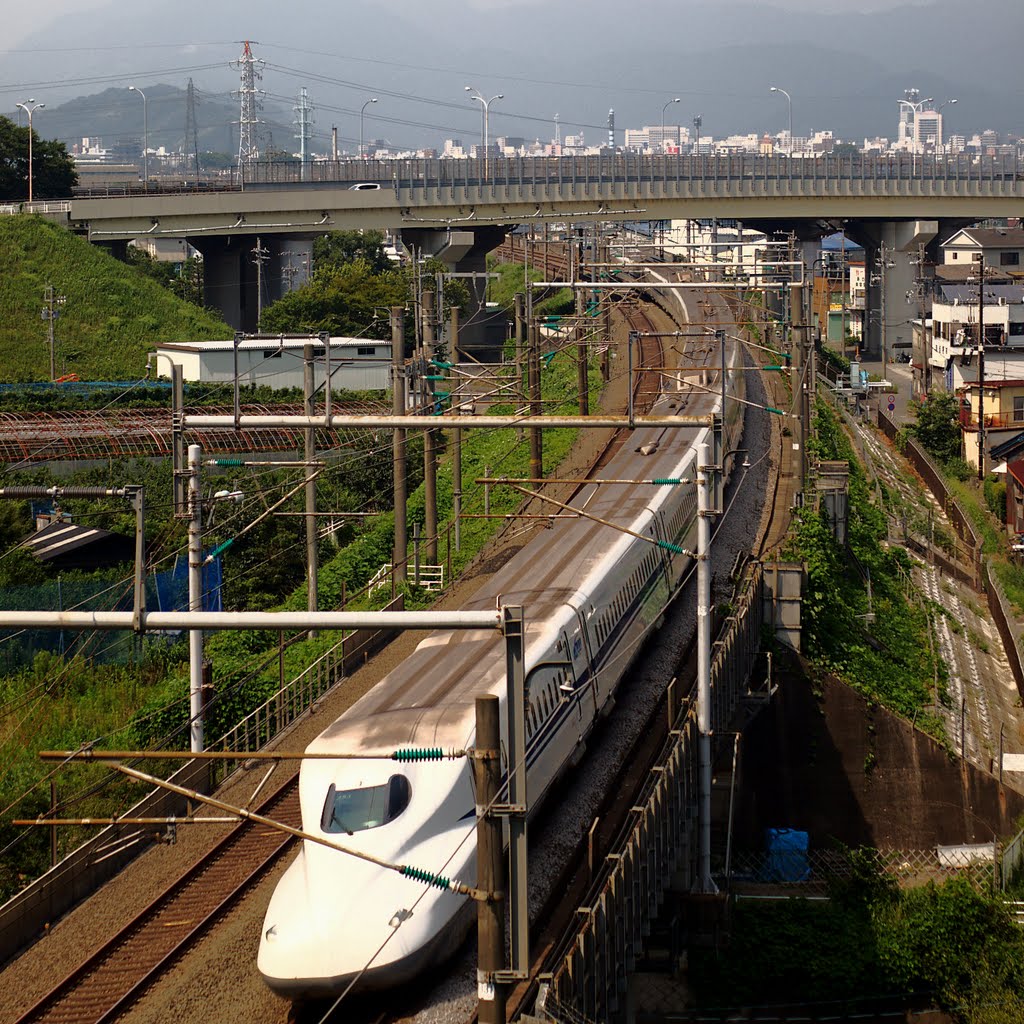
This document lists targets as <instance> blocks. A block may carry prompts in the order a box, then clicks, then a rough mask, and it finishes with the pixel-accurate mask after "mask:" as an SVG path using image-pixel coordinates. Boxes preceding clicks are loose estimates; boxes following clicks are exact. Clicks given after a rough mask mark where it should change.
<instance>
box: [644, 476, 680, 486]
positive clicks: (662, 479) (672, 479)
mask: <svg viewBox="0 0 1024 1024" xmlns="http://www.w3.org/2000/svg"><path fill="white" fill-rule="evenodd" d="M682 482H683V481H682V478H681V477H678V476H656V477H655V478H654V479H653V480H652V481H651V483H652V484H681V483H682Z"/></svg>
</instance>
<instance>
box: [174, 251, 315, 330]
mask: <svg viewBox="0 0 1024 1024" xmlns="http://www.w3.org/2000/svg"><path fill="white" fill-rule="evenodd" d="M188 241H189V242H190V243H191V244H192V245H193V246H195V248H197V249H198V250H199V251H200V252H201V253H202V255H203V295H204V299H205V301H206V304H207V305H208V306H212V307H213V308H214V309H216V310H218V312H219V313H220V315H221V316H222V317H223V318H224V320H225V322H226V323H228V324H229V325H230V326H231V327H233V328H234V329H235V330H236V331H246V332H248V333H254V332H255V331H256V329H257V325H258V316H259V308H260V300H261V299H262V307H263V309H266V308H267V307H268V306H269V305H270V304H271V303H272V302H276V301H277V300H278V299H279V298H281V297H282V296H283V295H286V294H287V293H288V292H290V291H292V290H294V289H295V288H298V287H300V286H301V285H303V284H304V283H305V282H306V281H307V280H308V277H309V272H310V268H311V266H312V259H313V241H312V239H311V238H304V237H300V236H299V237H293V236H290V235H265V236H261V237H260V238H259V246H258V248H259V249H260V250H261V251H260V252H257V251H256V250H257V238H256V236H255V235H204V236H202V237H195V238H190V239H188ZM258 259H259V260H260V261H261V262H262V268H261V269H260V268H258V265H257V260H258ZM258 281H260V282H261V285H262V287H261V295H260V296H259V297H258V296H257V282H258Z"/></svg>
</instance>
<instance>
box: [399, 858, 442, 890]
mask: <svg viewBox="0 0 1024 1024" xmlns="http://www.w3.org/2000/svg"><path fill="white" fill-rule="evenodd" d="M402 874H403V875H405V877H406V878H414V879H416V881H417V882H423V883H424V884H425V885H429V886H432V887H434V888H437V889H450V888H451V887H452V883H451V881H450V880H449V879H447V878H445V877H443V876H442V875H435V874H433V873H432V872H430V871H423V870H421V869H420V868H414V867H413V866H412V865H411V864H403V865H402Z"/></svg>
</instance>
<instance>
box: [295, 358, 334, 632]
mask: <svg viewBox="0 0 1024 1024" xmlns="http://www.w3.org/2000/svg"><path fill="white" fill-rule="evenodd" d="M330 343H331V339H330V338H326V339H325V340H324V344H325V345H330ZM315 366H316V364H315V362H314V361H313V346H312V345H303V346H302V397H303V400H304V405H305V413H306V415H307V416H310V417H312V416H313V415H314V413H315V412H316V399H315V398H314V396H315V394H316V376H315V374H314V367H315ZM330 386H331V382H330V381H329V380H327V379H326V378H325V379H324V387H325V388H329V387H330ZM303 458H304V459H305V460H306V464H307V466H309V465H312V464H313V462H314V461H315V460H316V431H315V429H314V428H313V427H312V426H309V427H306V430H305V450H304V452H303ZM317 539H318V538H317V528H316V480H315V479H314V474H313V473H308V472H307V479H306V609H307V611H310V612H315V611H317V605H318V596H319V595H318V593H317V583H318V579H319V575H320V573H319V570H320V563H319V552H318V550H317ZM309 636H310V638H311V639H312V638H314V637H315V636H316V632H315V631H312V630H311V631H310V634H309Z"/></svg>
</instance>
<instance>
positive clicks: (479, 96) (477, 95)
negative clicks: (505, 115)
mask: <svg viewBox="0 0 1024 1024" xmlns="http://www.w3.org/2000/svg"><path fill="white" fill-rule="evenodd" d="M466 92H469V93H472V94H473V96H472V99H474V100H478V101H479V102H480V104H481V105H482V106H483V110H484V117H483V124H484V131H483V141H484V174H485V175H486V174H487V150H488V147H489V145H490V137H489V136H490V121H489V117H490V110H491V104H492V103H493V102H494V101H495V100H503V99H504V98H505V94H504V93H501V92H499V93H498V95H497V96H492V97H491V98H490V99H489V100H488V99H484V94H483V93H482V92H481V91H480V90H479V89H474V88H473V87H472V86H471V85H467V86H466Z"/></svg>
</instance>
